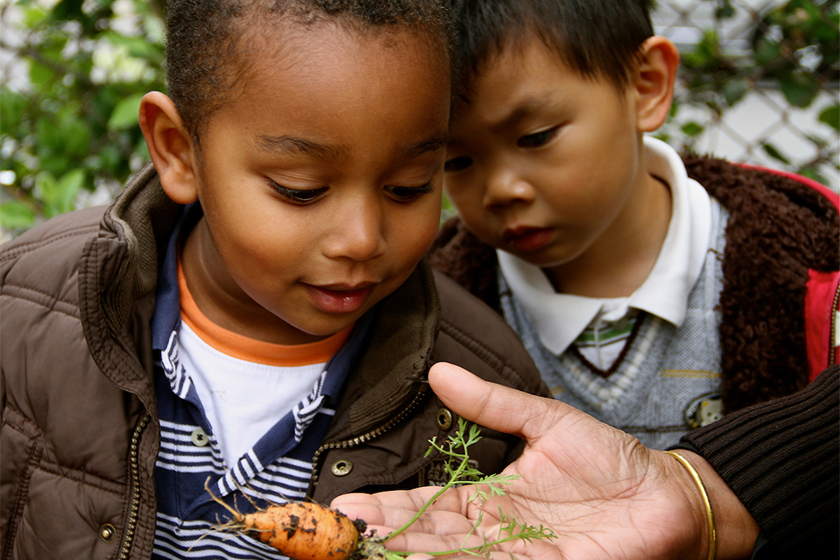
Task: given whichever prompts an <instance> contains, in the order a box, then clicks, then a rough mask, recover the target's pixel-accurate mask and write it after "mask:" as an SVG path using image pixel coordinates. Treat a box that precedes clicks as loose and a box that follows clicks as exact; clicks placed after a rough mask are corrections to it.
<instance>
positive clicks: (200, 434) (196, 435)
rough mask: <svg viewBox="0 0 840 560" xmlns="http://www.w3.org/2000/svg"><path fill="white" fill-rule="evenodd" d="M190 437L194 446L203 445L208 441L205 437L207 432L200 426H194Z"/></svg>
mask: <svg viewBox="0 0 840 560" xmlns="http://www.w3.org/2000/svg"><path fill="white" fill-rule="evenodd" d="M190 438H191V439H192V442H193V445H195V446H196V447H204V446H205V445H207V444H208V443H210V439H209V438H208V437H207V434H206V433H204V430H202V429H201V428H196V429H195V430H193V433H192V434H190Z"/></svg>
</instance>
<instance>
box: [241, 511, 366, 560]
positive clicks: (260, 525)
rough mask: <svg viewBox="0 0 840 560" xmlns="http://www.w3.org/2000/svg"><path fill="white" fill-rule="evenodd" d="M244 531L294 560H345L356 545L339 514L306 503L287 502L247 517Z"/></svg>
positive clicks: (356, 533)
mask: <svg viewBox="0 0 840 560" xmlns="http://www.w3.org/2000/svg"><path fill="white" fill-rule="evenodd" d="M243 524H244V528H245V530H248V531H255V532H256V535H255V536H256V537H257V538H259V539H260V540H261V541H263V542H264V543H267V544H269V545H271V546H273V547H274V548H276V549H277V550H279V551H280V552H282V553H283V554H285V555H287V556H289V557H290V558H294V559H295V560H327V559H329V560H347V559H349V558H350V557H351V556H352V555H353V554H354V553H355V552H356V548H357V546H358V544H359V539H360V534H359V529H358V528H357V527H356V525H355V523H353V521H351V520H350V518H348V517H347V516H345V515H344V514H342V513H341V512H338V511H335V510H332V509H330V508H328V507H326V506H322V505H320V504H316V503H307V502H290V503H287V504H283V505H280V506H271V507H269V508H268V509H266V510H264V511H258V512H256V513H252V514H248V515H246V516H245V519H244V520H243Z"/></svg>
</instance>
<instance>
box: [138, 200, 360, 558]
mask: <svg viewBox="0 0 840 560" xmlns="http://www.w3.org/2000/svg"><path fill="white" fill-rule="evenodd" d="M200 216H201V211H200V208H199V207H198V206H197V205H194V206H192V207H191V208H189V209H187V210H186V211H185V213H184V217H182V219H181V221H180V223H179V224H178V225H177V226H176V228H175V230H174V231H173V233H172V236H171V238H170V242H169V247H168V249H167V254H166V257H165V259H164V263H163V266H162V270H161V272H160V274H159V280H158V292H157V297H156V303H155V312H154V316H153V319H152V338H153V340H152V344H153V350H154V352H155V357H156V362H155V393H156V396H157V406H158V414H159V416H160V425H161V448H160V453H159V454H158V458H157V464H156V468H155V483H156V489H157V529H156V532H155V543H154V550H153V553H152V557H153V558H155V559H164V558H166V559H180V558H242V559H245V558H248V559H255V558H266V559H278V558H284V556H283V555H282V554H280V553H279V552H277V551H276V550H274V549H273V548H271V547H269V546H268V545H266V544H263V543H262V542H260V541H258V540H257V539H256V538H254V537H252V536H245V535H237V534H231V533H226V532H220V531H217V530H214V527H216V526H217V525H219V524H220V523H224V522H225V521H227V520H229V519H230V518H231V514H230V513H229V512H228V511H227V510H226V509H225V508H224V507H222V505H220V504H218V503H217V502H216V501H214V500H213V497H212V496H211V495H210V493H209V492H208V491H207V490H206V489H205V484H207V487H208V488H209V490H210V492H212V494H213V496H216V497H217V498H219V499H221V500H223V501H224V502H225V503H226V504H228V505H229V506H231V507H233V508H234V509H236V510H237V511H239V512H242V513H249V512H252V511H254V510H255V508H256V507H265V506H266V505H269V503H282V502H285V501H287V500H292V499H301V498H303V497H304V496H305V493H306V489H307V487H308V485H309V482H310V480H311V478H312V468H313V465H312V457H313V456H314V454H315V451H316V450H317V449H318V447H319V446H320V445H321V443H322V442H323V439H324V437H325V436H326V433H327V429H328V428H329V424H330V422H331V420H332V417H333V415H334V413H335V409H334V405H335V403H337V402H338V399H339V398H340V396H341V393H342V390H343V387H344V382H345V380H346V378H347V375H348V373H349V371H350V369H351V367H352V365H353V363H354V362H355V361H356V358H357V357H358V356H359V355H360V354H361V352H362V348H363V346H364V344H365V338H366V333H367V332H368V330H369V325H370V323H371V322H372V321H371V316H372V313H368V314H367V315H365V316H364V317H363V318H362V319H361V320H359V321H358V322H357V324H356V328H354V330H353V333H352V334H351V335H350V338H349V339H348V341H347V342H346V343H345V344H344V346H343V347H342V348H341V350H339V351H338V352H337V353H336V354H335V355H334V356H333V357H332V359H330V361H329V362H328V363H327V365H326V367H325V369H324V371H323V373H322V374H321V375H320V376H319V377H318V379H317V381H316V382H315V384H314V386H313V387H312V390H311V392H310V393H309V395H307V396H306V397H305V398H304V399H302V400H301V401H300V402H298V403H297V405H296V406H295V407H294V408H293V409H292V411H291V412H289V413H288V414H286V415H285V416H284V417H283V418H281V419H280V420H279V421H278V422H277V423H276V424H275V425H274V426H273V427H272V428H271V429H269V430H268V432H267V433H265V434H264V435H263V436H262V438H260V439H259V441H257V442H256V444H254V446H253V447H252V448H251V449H250V450H249V451H247V452H246V453H245V454H244V455H243V456H242V457H240V458H239V459H238V461H237V462H236V464H234V465H232V466H231V467H230V468H226V467H225V462H224V460H223V457H222V452H221V449H220V447H219V442H218V441H217V440H216V438H215V436H214V434H213V430H212V426H211V424H210V422H209V421H208V419H207V416H206V414H205V411H204V410H205V409H204V407H203V406H202V403H201V400H200V399H199V397H198V393H197V391H196V388H195V386H194V385H193V381H192V378H191V376H190V372H189V371H187V369H186V368H185V367H184V364H183V363H182V360H179V357H178V333H179V329H180V325H181V316H180V305H179V289H178V279H177V251H178V246H179V236H180V231H181V230H182V229H183V230H184V231H189V228H190V227H191V226H192V225H194V224H195V222H196V221H197V220H198V218H199V217H200ZM243 494H244V495H243Z"/></svg>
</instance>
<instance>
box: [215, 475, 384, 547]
mask: <svg viewBox="0 0 840 560" xmlns="http://www.w3.org/2000/svg"><path fill="white" fill-rule="evenodd" d="M205 489H206V490H207V492H208V493H209V494H210V496H211V497H212V498H213V500H215V501H216V502H217V503H219V504H221V505H222V506H224V508H225V509H227V510H228V511H229V512H230V513H231V515H232V516H233V519H232V520H231V521H230V522H228V523H225V524H224V525H221V526H219V527H217V529H219V530H225V531H236V532H251V533H254V536H255V537H257V538H258V539H260V540H261V541H263V542H264V543H266V544H268V545H270V546H272V547H274V548H276V549H277V550H279V551H280V552H282V553H283V554H285V555H286V556H288V557H289V558H291V559H292V560H356V559H357V558H380V557H382V556H380V554H381V553H379V552H378V550H379V548H375V550H374V549H370V547H371V546H373V547H377V546H378V545H377V543H375V542H369V540H370V539H364V538H363V537H362V533H364V531H365V528H366V527H365V522H364V521H362V520H357V521H352V520H351V519H350V518H349V517H347V516H346V515H344V514H343V513H341V512H340V511H336V510H334V509H331V508H329V507H327V506H323V505H321V504H317V503H314V502H288V503H285V504H273V505H271V506H269V507H267V508H265V509H260V510H259V511H257V512H255V513H249V514H242V513H240V512H238V511H236V510H235V509H233V508H232V507H230V506H228V505H227V504H225V503H224V502H223V501H222V500H221V499H219V498H217V497H216V496H214V495H213V492H211V491H210V488H209V487H208V486H207V484H206V483H205ZM374 541H378V539H374Z"/></svg>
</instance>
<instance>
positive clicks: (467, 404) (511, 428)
mask: <svg viewBox="0 0 840 560" xmlns="http://www.w3.org/2000/svg"><path fill="white" fill-rule="evenodd" d="M429 383H430V384H431V386H432V390H433V391H434V392H435V394H436V395H437V396H438V398H440V400H442V401H443V402H444V404H446V406H448V407H449V408H451V409H452V410H453V411H454V412H455V413H457V414H458V415H460V416H462V417H464V418H466V419H467V420H470V421H472V422H475V423H476V424H480V425H482V426H486V427H488V428H490V429H493V430H497V431H500V432H505V433H508V434H514V435H517V436H519V437H521V438H524V439H525V440H527V441H528V443H530V444H533V443H535V442H536V440H538V439H540V438H541V437H542V436H543V435H544V434H545V433H547V432H548V431H549V429H551V428H552V427H553V426H554V425H556V424H557V423H558V422H559V421H560V419H561V417H562V416H563V415H564V414H567V413H570V412H571V411H573V410H574V409H572V408H571V407H569V406H568V405H565V404H563V403H561V402H558V401H555V400H554V399H548V398H545V397H538V396H536V395H530V394H528V393H524V392H522V391H517V390H516V389H511V388H510V387H505V386H503V385H497V384H495V383H490V382H489V381H484V380H483V379H481V378H479V377H477V376H475V375H473V374H472V373H470V372H468V371H467V370H465V369H463V368H461V367H458V366H456V365H453V364H449V363H446V362H438V363H436V364H435V365H433V366H432V367H431V369H430V370H429ZM567 409H568V410H567Z"/></svg>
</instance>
